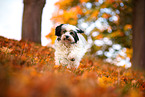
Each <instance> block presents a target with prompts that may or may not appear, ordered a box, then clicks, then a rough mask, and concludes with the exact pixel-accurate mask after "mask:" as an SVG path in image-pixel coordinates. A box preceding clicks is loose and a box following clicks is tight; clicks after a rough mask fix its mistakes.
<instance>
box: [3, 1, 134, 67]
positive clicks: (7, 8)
mask: <svg viewBox="0 0 145 97" xmlns="http://www.w3.org/2000/svg"><path fill="white" fill-rule="evenodd" d="M132 5H133V4H132V1H131V0H46V4H45V7H44V9H43V13H42V24H41V43H42V45H43V46H46V45H49V46H50V45H53V44H54V41H55V39H56V37H55V35H54V31H55V27H56V26H57V25H59V24H62V23H65V24H66V23H68V24H72V25H76V26H78V27H79V28H80V29H82V30H84V31H85V34H84V37H85V38H86V39H87V40H88V42H89V43H90V44H92V47H91V48H90V50H89V53H90V54H91V55H93V56H95V57H96V58H101V59H104V60H105V61H107V62H110V63H113V64H116V65H118V66H124V67H126V68H128V67H130V66H131V62H130V61H131V57H132V42H131V41H132V7H133V6H132ZM0 6H1V8H0V14H1V15H0V16H1V17H0V35H1V36H4V37H7V38H12V39H16V40H21V28H22V16H23V7H24V5H23V0H5V1H4V0H3V1H2V0H1V1H0Z"/></svg>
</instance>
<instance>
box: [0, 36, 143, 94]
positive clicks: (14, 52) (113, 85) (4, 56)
mask: <svg viewBox="0 0 145 97" xmlns="http://www.w3.org/2000/svg"><path fill="white" fill-rule="evenodd" d="M0 97H145V75H144V73H143V72H140V71H135V70H132V69H125V68H124V67H117V66H115V65H111V64H109V63H105V62H103V61H102V60H98V59H95V58H94V57H92V56H89V55H86V56H85V57H84V58H83V59H82V61H81V63H80V66H79V68H78V69H67V68H66V67H62V66H55V65H54V49H53V48H48V47H44V46H41V45H38V44H35V43H32V42H24V41H16V40H12V39H7V38H4V37H0Z"/></svg>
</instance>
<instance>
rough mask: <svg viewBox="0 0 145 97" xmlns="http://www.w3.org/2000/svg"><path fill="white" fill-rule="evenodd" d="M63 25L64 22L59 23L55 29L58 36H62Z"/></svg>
mask: <svg viewBox="0 0 145 97" xmlns="http://www.w3.org/2000/svg"><path fill="white" fill-rule="evenodd" d="M62 25H63V24H61V25H59V26H57V27H56V29H55V35H56V36H61V26H62Z"/></svg>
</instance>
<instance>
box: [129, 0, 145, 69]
mask: <svg viewBox="0 0 145 97" xmlns="http://www.w3.org/2000/svg"><path fill="white" fill-rule="evenodd" d="M133 3H134V9H133V16H134V17H133V61H132V62H133V68H135V69H143V70H145V0H134V1H133Z"/></svg>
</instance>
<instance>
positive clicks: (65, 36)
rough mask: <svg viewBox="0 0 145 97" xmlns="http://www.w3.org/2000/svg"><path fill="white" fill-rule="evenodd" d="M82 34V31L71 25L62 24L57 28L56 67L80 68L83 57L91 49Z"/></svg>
mask: <svg viewBox="0 0 145 97" xmlns="http://www.w3.org/2000/svg"><path fill="white" fill-rule="evenodd" d="M81 33H84V32H83V31H82V30H81V29H79V28H77V27H76V26H73V25H69V24H61V25H59V26H57V27H56V29H55V35H56V36H57V39H56V41H55V65H62V66H67V68H74V67H75V68H78V66H79V64H80V61H81V59H82V57H83V56H84V55H85V53H86V51H87V49H88V48H89V46H88V43H87V41H86V40H85V38H84V37H83V36H82V35H81Z"/></svg>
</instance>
